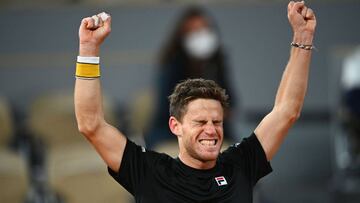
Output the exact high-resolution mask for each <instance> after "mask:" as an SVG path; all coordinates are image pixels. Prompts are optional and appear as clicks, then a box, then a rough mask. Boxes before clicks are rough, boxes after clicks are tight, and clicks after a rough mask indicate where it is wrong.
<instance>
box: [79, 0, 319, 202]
mask: <svg viewBox="0 0 360 203" xmlns="http://www.w3.org/2000/svg"><path fill="white" fill-rule="evenodd" d="M288 19H289V22H290V25H291V27H292V29H293V41H292V43H291V51H290V59H289V62H288V64H287V66H286V68H285V71H284V73H283V76H282V79H281V82H280V85H279V88H278V91H277V94H276V99H275V104H274V107H273V109H272V111H271V112H270V113H269V114H268V115H266V116H265V118H264V119H263V120H262V121H261V123H260V124H259V125H258V126H257V127H256V129H255V130H254V132H253V133H252V134H251V135H250V136H249V137H248V138H246V139H244V140H243V141H242V142H241V143H237V144H234V145H233V146H231V147H229V148H228V149H227V150H225V151H224V152H223V153H220V148H221V145H222V141H223V117H224V110H225V109H226V107H227V99H228V96H227V95H226V93H225V90H224V89H222V88H221V87H219V86H218V85H217V84H216V83H215V82H213V81H210V80H204V79H189V80H186V81H183V82H181V83H179V84H178V85H177V86H176V87H175V90H174V92H173V93H172V95H170V96H169V100H170V118H169V127H170V130H171V131H172V133H173V134H175V135H176V136H177V138H178V143H179V149H180V151H179V155H178V157H177V158H175V159H173V158H171V157H170V156H168V155H166V154H160V153H157V152H154V151H148V150H146V149H145V148H144V147H141V146H138V145H136V144H135V143H133V142H132V141H130V140H129V139H127V138H126V137H125V136H124V135H123V134H122V133H121V132H119V131H118V130H117V129H116V128H114V127H113V126H111V125H110V124H108V123H107V122H106V121H105V120H104V115H103V109H102V101H101V100H102V95H101V85H100V68H99V57H98V56H99V49H100V45H101V43H102V42H103V41H104V40H105V38H106V37H107V36H108V35H109V33H110V29H111V17H110V16H108V15H106V14H105V13H101V14H98V15H96V16H93V17H88V18H84V19H83V20H82V22H81V25H80V29H79V38H80V47H79V56H78V61H77V67H76V85H75V110H76V118H77V122H78V127H79V130H80V132H81V133H82V134H83V135H84V136H85V137H86V138H87V139H88V140H89V142H90V143H91V144H92V145H93V146H94V147H95V148H96V150H97V152H98V153H99V154H100V156H101V157H102V159H103V160H104V161H105V163H106V164H107V166H108V169H109V173H110V174H111V176H113V178H114V179H115V180H116V181H117V182H119V183H120V184H121V185H122V186H123V187H124V188H125V189H126V190H128V191H129V192H130V193H131V194H132V195H133V196H134V197H135V200H136V202H252V190H253V187H254V185H255V184H256V182H257V181H258V180H259V179H260V178H262V177H263V176H265V175H267V174H268V173H270V172H271V170H272V169H271V166H270V164H269V161H270V160H271V159H272V158H273V156H274V155H275V153H276V152H277V151H278V149H279V147H280V145H281V143H282V141H283V139H284V138H285V136H286V134H287V132H288V130H289V129H290V127H291V126H292V125H293V124H294V122H295V121H296V120H297V119H298V117H299V115H300V111H301V109H302V105H303V102H304V97H305V93H306V89H307V82H308V73H309V65H310V58H311V52H312V49H313V46H312V41H313V36H314V32H315V27H316V19H315V15H314V13H313V11H312V10H311V9H310V8H308V7H307V6H305V4H304V2H303V1H302V2H293V1H291V2H290V3H289V4H288ZM164 108H165V107H164Z"/></svg>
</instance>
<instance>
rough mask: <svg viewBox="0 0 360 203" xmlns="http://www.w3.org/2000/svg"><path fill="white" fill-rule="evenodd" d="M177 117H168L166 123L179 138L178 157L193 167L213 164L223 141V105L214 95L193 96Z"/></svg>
mask: <svg viewBox="0 0 360 203" xmlns="http://www.w3.org/2000/svg"><path fill="white" fill-rule="evenodd" d="M186 109H187V110H186V112H185V115H184V116H183V118H182V120H181V121H179V120H177V119H176V118H175V117H173V116H172V117H170V119H169V126H170V129H171V131H172V132H173V133H174V134H175V135H177V137H178V141H179V149H180V150H179V158H180V160H181V161H182V162H183V163H184V164H186V165H188V166H190V167H192V168H196V169H210V168H213V167H214V166H215V164H216V159H217V157H218V155H219V153H220V149H221V145H222V142H223V136H224V134H223V132H224V131H223V115H224V113H223V108H222V106H221V103H220V102H219V101H217V100H214V99H195V100H193V101H191V102H189V103H188V105H187V107H186Z"/></svg>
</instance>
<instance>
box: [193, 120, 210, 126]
mask: <svg viewBox="0 0 360 203" xmlns="http://www.w3.org/2000/svg"><path fill="white" fill-rule="evenodd" d="M194 122H195V123H196V124H197V125H205V124H206V123H207V122H206V121H205V120H195V121H194Z"/></svg>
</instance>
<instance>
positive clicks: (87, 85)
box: [74, 79, 104, 136]
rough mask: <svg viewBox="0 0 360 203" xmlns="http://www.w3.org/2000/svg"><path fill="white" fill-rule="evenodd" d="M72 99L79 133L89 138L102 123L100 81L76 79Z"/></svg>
mask: <svg viewBox="0 0 360 203" xmlns="http://www.w3.org/2000/svg"><path fill="white" fill-rule="evenodd" d="M74 99H75V114H76V120H77V123H78V128H79V131H80V132H82V133H83V134H84V135H89V136H90V134H92V133H93V132H95V131H96V129H97V128H98V127H99V126H100V125H101V124H102V123H103V122H104V115H103V109H102V96H101V88H100V80H99V79H93V80H83V79H76V82H75V94H74Z"/></svg>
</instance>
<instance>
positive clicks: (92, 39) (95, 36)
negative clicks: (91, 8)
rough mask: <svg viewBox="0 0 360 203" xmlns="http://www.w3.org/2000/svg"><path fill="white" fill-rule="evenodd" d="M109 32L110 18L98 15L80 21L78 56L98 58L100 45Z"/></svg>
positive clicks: (101, 14)
mask: <svg viewBox="0 0 360 203" xmlns="http://www.w3.org/2000/svg"><path fill="white" fill-rule="evenodd" d="M110 32H111V17H110V16H109V15H108V14H106V13H104V12H103V13H99V14H97V15H94V16H92V17H87V18H84V19H82V21H81V25H80V28H79V43H80V46H79V55H80V56H98V55H99V49H100V45H101V43H102V42H103V41H104V40H105V38H106V37H107V36H108V35H109V34H110Z"/></svg>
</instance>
